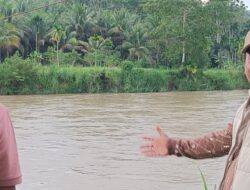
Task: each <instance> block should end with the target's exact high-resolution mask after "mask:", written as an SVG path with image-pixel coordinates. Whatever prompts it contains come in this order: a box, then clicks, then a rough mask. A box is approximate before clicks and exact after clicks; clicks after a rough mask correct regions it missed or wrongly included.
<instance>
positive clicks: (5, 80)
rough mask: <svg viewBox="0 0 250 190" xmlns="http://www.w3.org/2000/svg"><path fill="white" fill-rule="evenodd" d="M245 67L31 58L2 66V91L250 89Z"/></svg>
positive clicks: (84, 91)
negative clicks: (149, 65) (158, 66)
mask: <svg viewBox="0 0 250 190" xmlns="http://www.w3.org/2000/svg"><path fill="white" fill-rule="evenodd" d="M246 88H248V83H247V81H246V79H245V77H244V75H243V71H242V69H235V68H231V69H230V68H228V69H208V70H202V71H199V70H192V69H187V68H180V69H152V68H135V67H133V66H132V65H131V64H125V65H124V66H123V67H122V68H120V67H82V66H63V65H61V66H56V65H49V66H41V65H38V64H35V63H31V62H30V61H20V62H19V63H13V62H11V63H8V64H1V65H0V94H1V95H14V94H15V95H18V94H63V93H103V92H110V93H120V92H121V93H123V92H166V91H196V90H199V91H200V90H233V89H246Z"/></svg>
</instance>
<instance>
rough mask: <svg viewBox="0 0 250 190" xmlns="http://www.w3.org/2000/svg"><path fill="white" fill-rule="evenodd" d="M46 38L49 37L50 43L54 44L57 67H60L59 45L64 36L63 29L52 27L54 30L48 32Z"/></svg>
mask: <svg viewBox="0 0 250 190" xmlns="http://www.w3.org/2000/svg"><path fill="white" fill-rule="evenodd" d="M48 36H49V37H50V39H51V41H53V42H56V51H57V65H58V66H59V65H60V61H59V44H60V42H61V40H62V38H63V37H64V36H65V31H64V30H63V27H62V26H60V25H58V26H54V28H53V29H52V30H51V31H50V32H49V34H48Z"/></svg>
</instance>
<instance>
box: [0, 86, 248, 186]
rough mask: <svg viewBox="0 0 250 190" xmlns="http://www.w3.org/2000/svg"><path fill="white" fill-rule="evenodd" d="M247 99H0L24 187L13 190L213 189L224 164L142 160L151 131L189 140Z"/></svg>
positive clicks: (227, 95) (206, 95)
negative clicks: (12, 129)
mask: <svg viewBox="0 0 250 190" xmlns="http://www.w3.org/2000/svg"><path fill="white" fill-rule="evenodd" d="M246 97H247V91H215V92H171V93H148V94H147V93H145V94H81V95H48V96H0V100H1V101H0V102H1V103H3V104H5V105H6V106H7V107H8V109H9V112H10V115H11V117H12V121H13V124H14V127H15V132H16V138H17V143H18V149H19V156H20V162H21V168H22V173H23V184H22V185H19V186H18V188H17V189H18V190H83V189H86V190H166V189H168V190H172V189H173V190H183V189H185V190H202V189H203V187H202V181H201V178H200V174H199V170H198V166H199V167H200V168H201V170H202V171H203V173H204V175H205V177H206V180H207V182H208V184H209V187H210V189H213V188H214V185H217V187H218V185H219V182H220V180H221V178H222V175H223V170H224V166H225V160H226V157H222V158H216V159H207V160H198V161H197V160H195V161H194V160H191V159H188V158H177V157H175V156H170V157H164V158H147V157H144V156H142V155H141V154H140V151H139V147H140V145H141V144H142V143H143V141H142V138H141V137H142V136H143V135H145V134H148V135H153V136H154V135H156V132H155V131H154V126H155V125H156V124H160V125H161V127H162V129H163V130H164V131H165V132H167V134H168V135H169V136H172V137H193V136H199V135H201V134H204V133H208V132H211V131H214V130H219V129H222V128H223V127H225V126H226V124H227V123H228V122H232V120H233V117H234V114H235V112H236V111H237V108H238V107H239V105H240V104H241V103H243V101H244V100H245V99H246Z"/></svg>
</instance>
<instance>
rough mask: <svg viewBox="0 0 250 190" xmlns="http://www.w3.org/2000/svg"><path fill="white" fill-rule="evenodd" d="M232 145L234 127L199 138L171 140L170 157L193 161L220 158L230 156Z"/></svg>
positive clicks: (169, 145)
mask: <svg viewBox="0 0 250 190" xmlns="http://www.w3.org/2000/svg"><path fill="white" fill-rule="evenodd" d="M231 144H232V126H231V125H228V126H227V127H226V128H225V129H223V130H221V131H216V132H212V133H209V134H206V135H204V136H201V137H197V138H190V139H172V138H170V139H169V144H168V150H169V155H176V156H185V157H188V158H193V159H204V158H214V157H220V156H224V155H226V154H228V152H229V150H230V148H231Z"/></svg>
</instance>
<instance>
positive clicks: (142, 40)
mask: <svg viewBox="0 0 250 190" xmlns="http://www.w3.org/2000/svg"><path fill="white" fill-rule="evenodd" d="M0 3H1V7H0V20H1V22H0V60H1V61H3V60H4V59H5V58H6V57H9V56H11V55H13V54H14V53H15V52H17V51H18V52H19V53H20V55H21V56H22V57H23V58H27V57H36V59H37V60H38V61H40V62H41V63H42V64H48V63H50V62H56V63H57V64H60V56H61V57H65V56H63V55H60V54H62V52H65V53H69V52H71V53H72V52H73V55H72V57H73V58H75V59H74V60H72V62H71V63H69V64H81V65H85V66H90V65H99V66H104V65H114V66H116V65H118V64H119V63H120V61H121V60H131V61H135V62H136V63H135V64H139V65H140V64H141V65H142V66H147V67H151V66H152V67H155V66H166V67H169V68H173V67H176V66H177V67H178V66H180V65H181V64H191V65H194V66H197V67H199V68H204V67H205V68H206V67H223V66H224V65H225V64H239V63H240V62H241V61H242V60H241V55H240V50H241V47H242V44H243V39H244V36H245V34H246V32H247V31H248V30H249V29H250V22H249V21H250V16H249V12H248V11H247V10H246V7H245V5H244V4H243V2H241V1H239V0H223V1H221V0H210V1H208V2H207V3H204V2H203V1H201V0H67V1H56V0H42V1H35V0H0ZM57 53H58V54H57ZM51 54H53V55H55V56H52V55H51ZM67 57H69V56H67ZM55 58H56V60H54V59H55Z"/></svg>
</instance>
